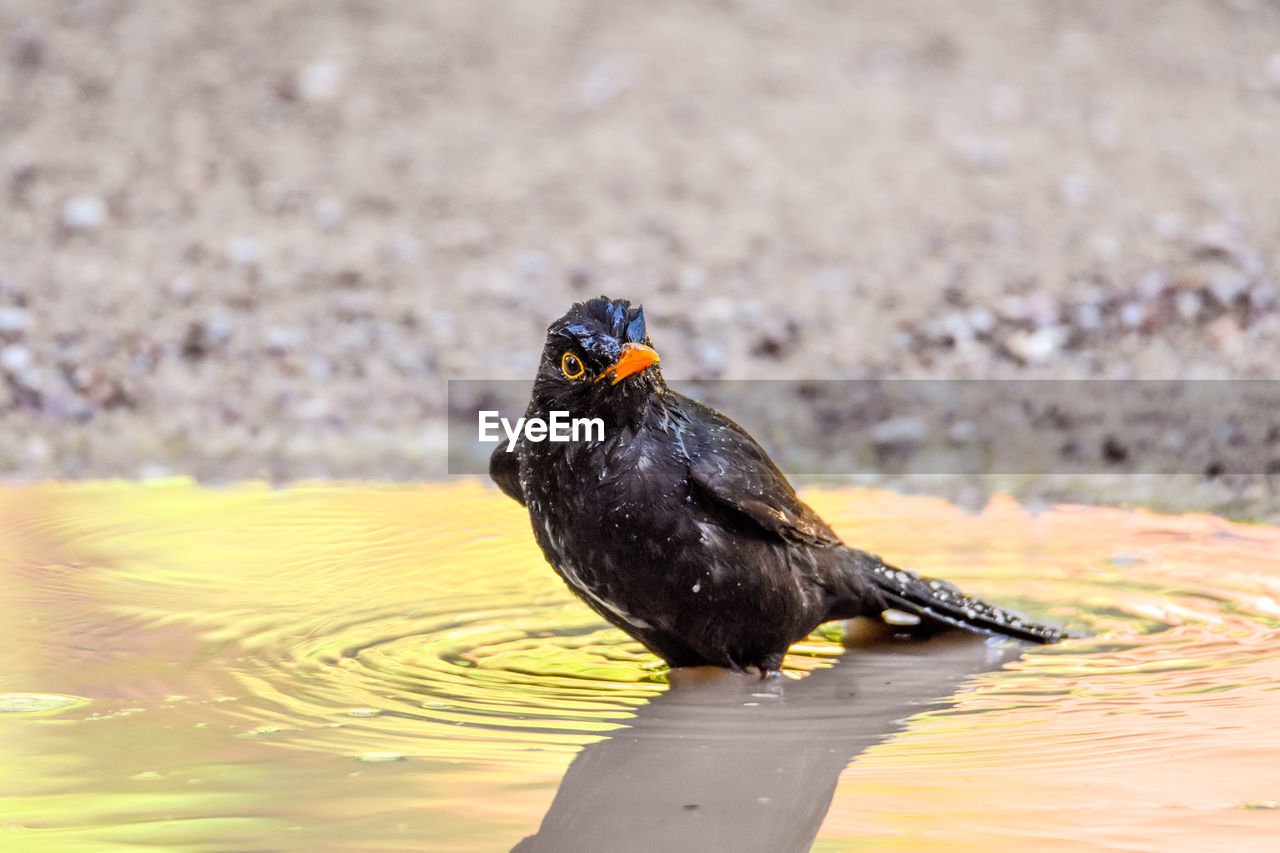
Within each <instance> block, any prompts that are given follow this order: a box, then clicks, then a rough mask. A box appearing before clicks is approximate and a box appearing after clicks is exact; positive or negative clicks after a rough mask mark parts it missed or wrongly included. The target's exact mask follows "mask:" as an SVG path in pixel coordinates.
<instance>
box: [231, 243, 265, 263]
mask: <svg viewBox="0 0 1280 853" xmlns="http://www.w3.org/2000/svg"><path fill="white" fill-rule="evenodd" d="M261 254H262V247H261V246H260V245H259V244H258V241H257V240H254V239H253V238H252V237H232V238H231V239H230V240H228V241H227V257H228V258H230V259H231V260H232V261H233V262H234V263H237V264H251V263H253V262H254V261H256V260H258V257H259V256H260V255H261Z"/></svg>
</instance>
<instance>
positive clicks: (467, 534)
mask: <svg viewBox="0 0 1280 853" xmlns="http://www.w3.org/2000/svg"><path fill="white" fill-rule="evenodd" d="M806 497H807V498H809V499H810V501H811V503H813V505H814V506H815V508H816V509H818V511H819V512H820V513H822V514H823V515H824V516H825V517H826V518H828V520H830V521H831V522H832V523H833V525H834V526H835V527H836V529H837V530H840V531H841V532H842V533H843V534H844V535H845V537H846V538H847V539H848V540H849V541H851V542H855V543H857V544H859V545H861V546H863V547H866V548H868V549H871V550H875V551H878V552H880V553H883V554H884V555H885V556H887V557H891V558H892V559H894V560H895V561H896V562H899V563H901V564H904V565H908V566H911V567H913V568H918V569H920V570H922V571H925V572H926V573H930V574H936V575H939V576H943V577H946V578H948V579H951V580H955V581H957V582H958V583H960V584H961V585H962V586H963V587H965V588H966V589H968V590H972V591H974V592H977V593H981V594H984V595H986V596H988V597H990V598H993V599H995V600H998V601H1000V602H1002V603H1008V604H1012V605H1015V606H1018V607H1021V608H1022V609H1024V610H1025V611H1027V612H1028V613H1030V614H1032V615H1035V616H1037V617H1044V618H1049V619H1051V620H1054V619H1056V620H1058V621H1059V622H1067V623H1069V624H1071V625H1073V626H1074V627H1076V628H1087V629H1088V630H1090V631H1091V632H1094V633H1095V636H1093V637H1091V638H1090V639H1087V640H1083V639H1082V640H1073V641H1070V642H1068V643H1066V644H1064V645H1062V646H1059V647H1054V648H1049V649H1042V650H1039V649H1038V650H1033V651H1030V652H1028V653H1027V654H1026V655H1025V656H1024V657H1023V658H1022V659H1021V660H1019V661H1017V662H1015V663H1013V664H1010V665H1007V666H1005V667H1004V668H1003V669H1000V670H998V671H996V672H991V673H987V674H985V675H980V676H977V677H976V678H974V679H972V680H971V681H970V682H969V683H968V684H967V686H966V687H964V688H963V689H962V690H961V691H960V692H959V693H958V694H956V696H955V697H953V698H954V704H953V705H951V706H950V707H948V708H944V709H942V710H934V711H929V712H927V713H923V714H918V715H917V716H916V717H914V718H912V720H911V722H910V725H909V726H908V727H907V729H906V730H905V731H904V732H901V733H899V734H896V735H892V736H889V737H888V739H887V740H885V741H884V742H883V743H881V744H880V745H879V746H874V747H872V748H871V749H869V750H867V751H866V752H863V753H862V754H861V755H860V756H858V757H855V758H854V760H853V761H852V763H851V764H850V765H849V766H848V768H847V769H845V771H844V773H843V774H842V775H841V777H840V782H839V785H838V787H837V789H836V795H835V799H834V803H833V805H832V808H831V810H830V812H829V813H828V814H827V817H826V822H825V823H824V824H823V828H822V831H821V833H820V835H819V837H818V847H816V848H815V849H824V850H838V849H846V848H848V847H852V846H857V845H860V844H864V843H867V842H875V843H878V844H881V845H883V846H896V847H898V848H899V849H918V847H919V846H921V845H923V844H924V843H926V842H927V843H929V844H930V845H931V846H939V845H942V846H951V847H954V848H958V849H1000V848H1002V847H1003V848H1005V849H1027V848H1026V846H1025V845H1027V844H1030V843H1032V842H1033V841H1034V843H1035V844H1036V845H1052V844H1061V845H1062V846H1063V849H1067V848H1068V847H1070V845H1071V844H1072V843H1080V842H1088V843H1120V842H1121V841H1123V840H1124V839H1133V838H1145V839H1159V840H1160V841H1161V844H1160V845H1157V846H1159V847H1160V849H1177V846H1178V844H1190V842H1189V841H1187V839H1195V838H1197V837H1200V838H1204V837H1208V834H1209V833H1219V834H1221V835H1222V836H1223V837H1231V838H1233V839H1235V840H1236V841H1237V842H1239V843H1237V845H1236V846H1243V847H1247V846H1248V844H1247V843H1248V841H1249V840H1250V839H1252V838H1257V837H1260V836H1258V835H1256V833H1257V832H1259V831H1260V828H1271V829H1274V828H1275V826H1276V824H1275V821H1276V818H1277V814H1280V812H1276V811H1274V810H1269V809H1268V808H1265V806H1266V804H1267V803H1269V802H1272V801H1274V800H1276V799H1277V797H1278V796H1280V793H1278V792H1280V780H1278V779H1277V777H1276V776H1275V773H1274V771H1272V770H1271V769H1270V768H1272V767H1277V766H1280V748H1277V747H1274V746H1272V745H1271V742H1272V741H1271V739H1260V738H1259V737H1258V733H1259V730H1260V728H1261V727H1262V726H1264V725H1265V726H1268V727H1269V726H1270V725H1271V723H1270V722H1269V721H1270V718H1271V716H1272V709H1273V708H1274V705H1275V699H1276V698H1277V693H1276V690H1277V684H1280V670H1277V660H1278V659H1280V649H1278V648H1277V642H1276V640H1275V639H1274V634H1275V628H1276V626H1277V625H1280V607H1277V605H1276V598H1277V597H1278V596H1280V570H1278V569H1277V562H1276V559H1275V558H1276V556H1277V553H1280V548H1278V547H1277V546H1280V535H1278V533H1277V531H1276V530H1274V529H1271V528H1263V527H1257V526H1246V525H1237V524H1230V523H1227V522H1224V521H1222V520H1220V519H1216V518H1212V517H1209V516H1188V517H1184V518H1165V517H1159V516H1154V515H1150V514H1147V513H1142V512H1131V511H1121V510H1108V509H1083V508H1062V509H1059V510H1056V511H1053V512H1047V513H1042V514H1040V515H1037V516H1034V517H1033V516H1030V515H1027V514H1026V513H1024V512H1022V511H1021V510H1020V509H1018V507H1017V506H1016V505H1014V504H1013V503H1012V502H1007V501H998V502H996V503H994V504H993V505H992V506H990V507H988V508H987V510H986V511H985V512H984V513H982V514H981V515H979V516H977V517H974V516H971V515H969V514H966V513H964V512H962V511H960V510H958V509H956V508H954V507H952V506H950V505H949V504H946V503H945V502H942V501H938V500H933V499H928V498H907V497H901V496H894V495H887V494H880V493H873V492H866V491H859V490H842V491H817V492H811V493H809V494H808V495H807V496H806ZM839 652H840V648H839V646H838V645H836V644H835V643H833V642H830V641H828V640H824V639H822V638H820V637H814V638H811V639H810V640H809V641H806V643H804V644H800V645H798V646H797V647H796V648H795V649H794V650H793V654H792V655H791V656H790V657H789V658H788V663H787V666H788V669H789V670H790V671H791V674H792V675H793V676H795V677H803V676H804V674H805V673H808V672H811V671H813V670H815V669H818V668H822V667H827V666H829V665H830V664H831V663H832V662H833V661H834V660H836V659H837V657H838V655H839ZM850 654H857V651H856V650H855V651H853V652H851V653H850ZM921 665H925V666H927V665H928V659H927V658H925V659H924V660H923V662H922V663H921ZM666 682H667V678H666V673H665V671H664V669H663V668H662V667H661V666H660V664H659V662H658V661H656V659H654V658H653V657H652V656H650V655H648V654H647V653H646V652H645V651H644V650H643V649H642V648H641V647H640V646H639V645H637V644H636V643H634V642H633V641H631V640H630V639H629V638H628V637H627V636H626V635H624V634H622V633H620V632H618V631H616V630H614V629H612V628H610V627H609V626H607V625H605V624H603V623H602V622H601V621H600V620H599V619H598V617H596V616H595V615H594V614H593V613H592V612H591V611H590V610H588V609H587V608H586V607H585V606H583V605H581V604H580V603H579V602H577V601H576V600H575V599H574V598H573V597H572V595H570V594H569V593H568V592H567V590H566V589H565V588H564V586H563V585H562V584H561V582H560V581H559V579H558V578H557V577H556V576H555V574H554V573H553V572H552V571H551V570H550V568H549V567H548V566H547V565H546V564H545V563H544V562H543V560H542V557H541V554H540V553H539V552H538V550H537V548H536V546H535V545H534V544H533V541H532V537H531V535H530V532H529V526H528V519H527V516H526V514H525V512H524V510H523V509H521V508H520V507H518V506H516V505H515V504H513V503H512V502H511V501H509V500H508V499H506V498H505V497H504V496H502V495H500V494H499V493H498V492H497V491H496V490H495V489H493V488H491V487H490V486H488V485H487V484H483V483H480V482H476V481H462V482H453V483H449V484H431V485H422V486H412V487H358V486H315V487H297V488H291V489H286V490H271V489H269V488H266V487H263V486H243V487H236V488H229V489H205V488H200V487H197V486H195V485H192V484H190V483H187V482H182V481H175V482H166V483H157V484H148V485H133V484H123V483H110V484H102V483H95V484H42V485H33V486H26V487H15V488H10V489H7V490H0V750H3V755H2V756H0V758H2V759H3V760H2V761H0V797H3V799H2V800H0V844H3V843H4V842H5V834H7V835H8V836H9V837H10V838H12V839H13V841H14V842H15V843H16V844H17V845H18V846H17V847H16V848H14V849H24V850H25V849H32V850H45V849H48V850H57V849H67V850H78V849H102V848H103V847H105V846H106V845H109V844H119V845H123V846H125V847H128V846H132V845H143V844H153V845H160V846H168V847H178V848H181V847H184V846H185V847H189V848H191V849H208V848H209V847H210V846H212V847H216V848H217V849H263V848H264V847H265V848H269V849H351V850H364V849H407V850H414V849H449V850H498V849H507V848H509V847H510V846H511V845H512V844H514V843H515V842H516V841H518V840H519V839H520V838H522V837H523V836H525V835H527V834H529V833H531V832H533V831H534V830H535V829H536V828H537V826H538V823H539V821H540V819H541V816H542V814H543V812H544V811H546V809H547V808H548V806H549V804H550V803H551V800H552V797H553V795H554V794H555V790H556V786H557V784H558V783H559V781H560V778H561V775H562V774H563V773H564V771H565V768H566V767H567V766H568V764H569V762H570V760H571V759H572V758H573V756H574V755H575V753H577V752H578V750H579V749H581V748H582V747H583V746H584V745H586V744H591V743H595V742H598V741H600V740H601V739H602V738H606V737H607V736H608V735H609V734H610V733H611V732H614V731H616V730H617V729H618V727H619V726H621V725H624V724H627V723H628V721H629V720H631V719H632V718H633V715H634V714H635V712H636V711H637V709H639V708H641V707H644V706H646V705H648V704H649V703H650V702H651V700H652V699H653V698H654V697H655V696H658V695H659V694H661V693H663V692H664V691H665V690H666V689H667V687H666ZM949 690H950V688H948V692H949ZM24 695H25V696H26V697H27V698H22V697H23V696H24ZM6 696H7V697H10V698H9V700H8V701H9V702H10V705H9V706H8V707H6V704H5V703H6V699H5V697H6ZM31 696H44V697H54V698H52V699H48V698H46V699H33V698H30V697H31ZM56 697H64V700H58V699H57V698H56ZM931 698H941V697H931ZM42 702H52V703H53V704H52V705H49V706H45V705H42V704H40V703H42ZM24 703H26V704H24ZM32 703H34V704H32ZM830 710H831V709H830V708H825V709H824V710H823V713H830ZM801 713H803V711H801ZM1264 721H1266V722H1264ZM816 731H818V732H820V731H821V728H820V727H819V728H818V729H816ZM886 734H888V733H886ZM832 772H833V773H834V771H832ZM956 780H963V783H962V784H957V783H956ZM1260 804H1261V805H1260ZM1197 833H1199V835H1197ZM1165 842H1168V844H1165ZM1037 849H1048V848H1046V847H1044V846H1038V847H1037ZM1188 849H1190V848H1188Z"/></svg>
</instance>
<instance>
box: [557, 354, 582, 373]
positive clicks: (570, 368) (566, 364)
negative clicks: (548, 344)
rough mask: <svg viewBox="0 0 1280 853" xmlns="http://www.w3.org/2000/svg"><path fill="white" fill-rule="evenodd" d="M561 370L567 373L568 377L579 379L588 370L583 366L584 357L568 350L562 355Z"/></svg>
mask: <svg viewBox="0 0 1280 853" xmlns="http://www.w3.org/2000/svg"><path fill="white" fill-rule="evenodd" d="M560 372H561V373H563V374H564V375H565V378H566V379H577V378H578V377H579V376H581V375H582V374H583V373H585V372H586V368H585V367H583V366H582V359H580V358H578V357H577V356H576V355H574V354H573V353H571V352H567V353H565V354H564V355H562V356H560Z"/></svg>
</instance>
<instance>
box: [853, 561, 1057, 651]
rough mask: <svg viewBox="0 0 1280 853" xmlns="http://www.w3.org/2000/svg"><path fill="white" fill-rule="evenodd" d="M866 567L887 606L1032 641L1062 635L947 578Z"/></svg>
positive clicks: (1054, 639) (1048, 640) (879, 566)
mask: <svg viewBox="0 0 1280 853" xmlns="http://www.w3.org/2000/svg"><path fill="white" fill-rule="evenodd" d="M867 568H868V571H867V577H868V579H869V580H870V581H871V582H872V583H873V584H874V586H875V587H876V590H877V591H878V592H879V593H880V596H881V598H882V599H883V600H884V604H885V606H886V607H887V608H890V609H893V610H899V611H902V612H904V613H909V614H912V615H915V616H919V617H921V618H923V619H926V620H932V621H935V622H940V623H943V624H946V625H953V626H955V627H957V628H968V629H969V630H971V631H984V632H986V633H988V634H1001V635H1004V636H1006V637H1015V638H1017V639H1019V640H1027V641H1029V642H1032V643H1056V642H1058V641H1059V640H1061V639H1062V638H1063V636H1064V634H1063V632H1062V630H1061V629H1059V628H1053V627H1050V626H1048V625H1041V624H1039V623H1036V622H1032V621H1030V620H1029V619H1025V618H1023V617H1021V616H1019V615H1017V614H1016V613H1011V612H1009V611H1008V610H1004V609H1003V608H1000V607H996V606H995V605H994V604H988V603H987V602H985V601H982V600H980V599H977V598H973V597H972V596H968V595H965V594H964V593H962V592H961V591H960V590H958V589H956V587H955V586H953V585H951V584H949V583H947V582H946V581H940V580H935V579H933V578H926V577H921V576H920V575H918V574H916V573H915V572H910V571H907V570H906V569H899V568H897V567H895V566H889V565H885V564H884V563H879V564H877V565H874V566H869V567H867Z"/></svg>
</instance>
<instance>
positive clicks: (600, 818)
mask: <svg viewBox="0 0 1280 853" xmlns="http://www.w3.org/2000/svg"><path fill="white" fill-rule="evenodd" d="M1017 653H1018V646H1017V645H1016V644H1014V643H1011V642H999V644H995V643H994V642H993V641H990V640H988V639H987V638H984V637H975V636H973V635H968V634H947V635H943V636H940V637H935V638H933V639H931V640H927V641H895V640H885V641H881V642H878V643H875V644H874V645H869V646H866V647H860V648H858V649H857V651H856V652H854V653H851V654H848V655H845V656H844V657H842V658H841V659H840V661H839V662H838V663H837V664H836V665H835V666H833V667H831V668H829V669H824V670H818V671H816V672H814V673H812V674H811V675H809V676H808V677H807V678H805V679H803V680H800V681H792V680H788V679H782V678H775V679H771V680H769V681H761V680H760V679H757V678H754V677H752V676H747V675H740V674H734V673H724V672H703V671H691V672H685V673H681V672H676V673H673V676H674V677H673V685H672V689H671V690H669V691H668V692H666V693H663V694H662V695H660V696H657V697H655V698H654V699H653V700H651V701H650V702H649V703H648V704H647V705H644V706H643V707H641V708H640V709H639V710H638V712H637V714H636V716H635V718H634V719H633V720H631V721H630V722H629V723H628V725H627V726H626V727H625V728H623V729H620V730H618V731H617V732H616V733H614V734H613V735H611V736H610V737H609V738H607V739H605V740H603V741H600V742H598V743H595V744H592V745H590V746H588V747H586V748H585V749H583V750H582V752H581V753H579V754H578V756H577V757H576V758H575V759H574V760H573V763H572V764H571V765H570V766H569V769H568V771H567V772H566V773H565V776H564V780H563V781H562V782H561V784H560V788H559V790H558V791H557V793H556V797H555V800H554V801H553V802H552V804H551V808H550V810H549V811H548V812H547V815H546V817H545V818H544V819H543V821H542V825H541V827H540V828H539V830H538V832H537V834H536V835H533V836H530V837H529V838H526V839H524V841H522V842H520V843H519V844H517V845H516V847H515V848H514V853H535V851H537V853H577V851H581V853H588V852H589V851H590V853H599V851H603V850H608V851H611V852H612V853H625V852H626V851H631V850H635V851H645V853H651V851H658V850H660V851H682V850H689V851H721V850H723V851H761V853H787V851H807V850H809V848H810V847H811V845H812V844H813V841H814V838H815V836H816V835H817V833H818V829H819V827H820V826H821V825H822V820H823V818H824V817H825V815H826V813H827V809H828V807H829V806H830V804H831V798H832V795H833V793H834V792H835V787H836V781H837V779H838V778H839V775H840V771H841V770H843V769H844V767H845V766H846V765H847V764H848V763H849V761H850V759H852V758H853V757H854V756H855V755H857V754H859V753H861V752H862V751H863V750H865V749H867V748H868V747H869V746H872V745H873V744H876V743H879V742H880V741H882V740H884V739H885V738H886V737H887V736H889V735H891V734H893V733H894V732H897V731H899V730H901V729H902V728H903V726H904V724H905V722H906V719H907V717H909V716H911V715H913V714H917V713H919V712H921V711H924V710H928V709H929V708H931V707H937V706H940V705H942V704H944V703H945V702H946V700H947V697H949V696H951V695H952V694H953V693H954V691H955V689H956V686H957V685H958V684H959V683H960V682H961V681H963V680H964V679H965V677H966V676H968V675H971V674H973V673H977V672H983V671H988V670H992V669H997V668H999V667H1000V666H1001V664H1003V663H1004V662H1005V661H1006V660H1009V659H1010V658H1012V657H1015V656H1016V655H1017Z"/></svg>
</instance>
